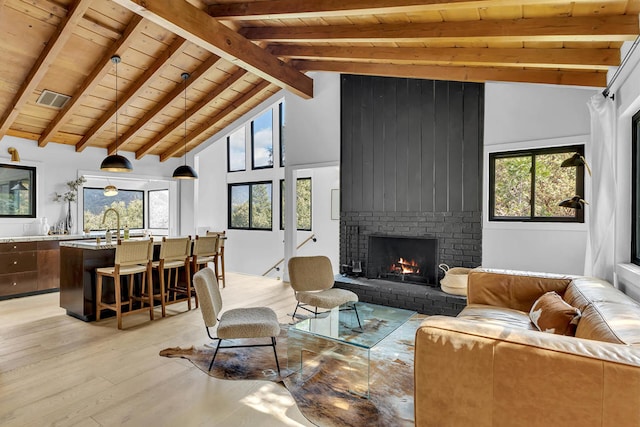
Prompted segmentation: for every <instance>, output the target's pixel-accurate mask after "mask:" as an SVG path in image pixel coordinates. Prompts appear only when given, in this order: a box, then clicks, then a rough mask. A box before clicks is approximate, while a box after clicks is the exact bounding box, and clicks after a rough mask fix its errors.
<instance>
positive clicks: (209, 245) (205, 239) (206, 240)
mask: <svg viewBox="0 0 640 427" xmlns="http://www.w3.org/2000/svg"><path fill="white" fill-rule="evenodd" d="M217 254H218V235H207V236H196V239H195V241H194V242H193V250H192V252H191V260H192V262H193V272H194V273H196V272H197V271H198V270H200V267H201V266H204V267H206V266H207V264H209V263H210V262H215V261H216V257H217Z"/></svg>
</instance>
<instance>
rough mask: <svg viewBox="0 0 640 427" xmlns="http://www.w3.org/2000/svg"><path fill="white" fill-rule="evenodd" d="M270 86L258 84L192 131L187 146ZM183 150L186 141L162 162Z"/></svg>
mask: <svg viewBox="0 0 640 427" xmlns="http://www.w3.org/2000/svg"><path fill="white" fill-rule="evenodd" d="M270 86H271V83H270V82H268V81H265V80H263V81H262V82H260V83H258V84H257V85H256V86H255V87H254V88H253V89H251V90H250V91H248V92H245V93H244V94H243V95H242V96H241V97H240V98H238V99H236V100H235V101H233V102H232V103H231V104H229V105H228V106H227V107H226V108H225V109H224V110H222V111H220V112H219V113H218V114H216V115H215V116H213V117H211V118H209V119H208V120H206V121H204V122H203V123H202V124H201V125H200V126H198V127H197V128H196V129H194V130H192V131H191V132H190V133H189V134H188V135H187V139H186V142H187V144H189V142H190V141H192V140H194V139H195V138H197V137H198V136H200V135H201V134H203V133H204V132H206V131H207V130H209V129H210V128H211V127H213V126H215V125H216V124H217V123H219V122H220V121H221V120H223V119H224V118H225V117H227V116H228V115H229V114H231V113H233V112H234V111H235V110H236V109H238V108H240V107H241V106H242V105H244V104H246V103H247V102H249V101H251V100H252V99H253V98H255V97H256V96H259V95H260V94H261V93H262V92H263V91H265V90H267V89H268V88H269V87H270ZM193 148H194V147H192V149H193ZM181 150H184V141H180V144H175V145H174V146H173V147H171V148H169V149H168V150H166V151H165V152H164V153H162V154H161V155H160V161H161V162H164V161H166V160H168V159H170V158H171V157H173V156H175V155H176V154H177V153H179V152H180V151H181Z"/></svg>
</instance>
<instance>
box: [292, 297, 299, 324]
mask: <svg viewBox="0 0 640 427" xmlns="http://www.w3.org/2000/svg"><path fill="white" fill-rule="evenodd" d="M298 307H300V301H298V303H297V304H296V309H295V310H293V314H292V315H291V318H292V319H293V320H295V319H296V311H298Z"/></svg>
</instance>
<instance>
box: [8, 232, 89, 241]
mask: <svg viewBox="0 0 640 427" xmlns="http://www.w3.org/2000/svg"><path fill="white" fill-rule="evenodd" d="M82 237H83V236H82V234H49V235H47V236H16V237H0V243H15V242H38V241H42V240H75V239H82Z"/></svg>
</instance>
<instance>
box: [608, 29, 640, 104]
mask: <svg viewBox="0 0 640 427" xmlns="http://www.w3.org/2000/svg"><path fill="white" fill-rule="evenodd" d="M639 43H640V36H638V37H636V39H635V40H634V41H633V44H632V45H631V47H630V48H629V51H628V52H627V54H626V55H625V56H624V58H622V62H621V63H620V66H619V67H618V69H617V70H616V72H615V73H614V74H613V77H612V78H611V81H610V82H609V84H608V85H607V87H605V88H604V90H603V91H602V96H604V97H605V98H608V97H609V94H610V91H611V87H612V86H613V83H614V82H615V81H616V79H617V78H618V76H619V75H620V71H622V69H623V68H624V66H625V65H626V63H627V61H628V60H629V58H630V57H631V55H632V54H633V52H634V51H635V50H636V48H637V47H638V44H639ZM613 98H614V95H611V99H613Z"/></svg>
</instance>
